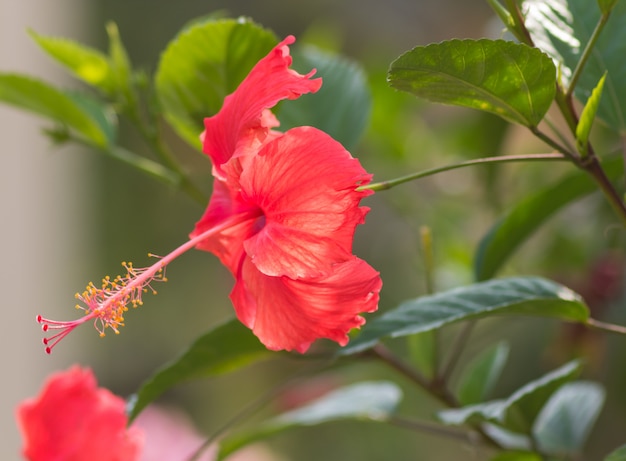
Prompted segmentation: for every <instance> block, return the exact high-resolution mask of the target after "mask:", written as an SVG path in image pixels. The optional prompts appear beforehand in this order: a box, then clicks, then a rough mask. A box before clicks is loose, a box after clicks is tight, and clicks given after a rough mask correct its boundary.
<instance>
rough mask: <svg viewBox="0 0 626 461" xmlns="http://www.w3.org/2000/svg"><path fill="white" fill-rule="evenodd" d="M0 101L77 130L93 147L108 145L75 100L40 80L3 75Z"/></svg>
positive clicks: (94, 123) (98, 128)
mask: <svg viewBox="0 0 626 461" xmlns="http://www.w3.org/2000/svg"><path fill="white" fill-rule="evenodd" d="M0 101H1V102H4V103H6V104H10V105H12V106H15V107H17V108H19V109H23V110H27V111H30V112H33V113H35V114H37V115H40V116H42V117H45V118H48V119H51V120H53V121H55V122H57V123H59V124H61V125H63V126H65V127H68V128H72V129H74V130H75V131H76V132H77V133H78V134H80V135H82V137H84V138H85V139H86V141H88V142H89V143H91V144H95V145H97V146H104V145H106V143H107V140H106V135H105V134H104V133H103V131H102V129H101V128H100V127H99V126H98V123H96V122H95V121H94V120H92V118H91V117H90V116H89V114H87V113H86V112H85V111H84V110H82V108H81V107H79V105H77V104H76V103H75V102H74V100H73V99H72V98H71V97H69V96H67V95H66V94H64V93H63V92H62V91H60V90H58V89H56V88H54V87H53V86H51V85H48V84H47V83H44V82H42V81H40V80H35V79H33V78H30V77H26V76H23V75H16V74H0Z"/></svg>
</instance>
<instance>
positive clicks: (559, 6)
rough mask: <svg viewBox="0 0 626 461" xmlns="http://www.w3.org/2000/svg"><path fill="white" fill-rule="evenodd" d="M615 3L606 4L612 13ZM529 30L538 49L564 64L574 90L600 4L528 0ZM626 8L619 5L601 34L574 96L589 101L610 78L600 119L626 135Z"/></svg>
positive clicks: (566, 80) (584, 0)
mask: <svg viewBox="0 0 626 461" xmlns="http://www.w3.org/2000/svg"><path fill="white" fill-rule="evenodd" d="M610 3H612V2H610V1H608V2H601V6H602V7H610V6H611V5H610ZM524 7H525V10H526V26H527V28H528V29H529V31H530V33H531V36H532V38H533V41H534V43H535V44H536V46H538V47H539V48H541V49H542V50H543V51H544V52H546V53H547V54H549V55H550V56H551V57H552V58H553V59H554V60H555V61H556V62H558V63H561V66H560V68H561V73H562V77H563V80H564V84H565V85H568V84H569V79H570V78H571V75H572V72H573V71H574V69H575V68H576V66H577V64H578V61H579V59H580V56H581V53H582V51H583V49H584V48H585V45H586V44H587V42H588V41H589V38H590V37H591V34H592V33H593V30H594V29H595V27H596V24H597V23H598V20H599V19H600V14H601V13H600V9H599V7H598V3H596V2H593V1H590V0H526V1H525V2H524ZM624 21H626V2H623V1H622V2H617V4H615V7H614V9H613V12H612V13H611V17H610V19H609V21H608V23H607V24H606V26H605V28H604V30H603V31H602V33H601V34H600V37H599V38H598V41H597V42H596V46H595V48H594V50H593V53H592V54H591V56H590V58H589V60H588V61H587V64H586V66H585V68H584V69H583V72H582V74H581V77H580V79H579V80H578V84H577V86H576V88H575V91H574V94H575V95H576V97H577V98H578V99H579V100H580V101H583V102H585V101H587V99H588V98H589V96H590V95H591V92H592V91H593V89H594V88H595V87H596V84H597V83H598V81H599V80H600V78H601V77H602V76H603V75H604V73H605V72H606V73H607V77H606V82H605V87H604V93H605V96H604V97H603V98H602V100H601V101H600V105H599V107H598V116H599V117H600V118H602V119H603V120H604V121H605V122H607V123H608V124H609V126H610V127H612V128H613V129H616V130H619V131H625V130H626V85H624V82H625V81H626V66H624V65H623V61H624V56H625V55H626V27H624Z"/></svg>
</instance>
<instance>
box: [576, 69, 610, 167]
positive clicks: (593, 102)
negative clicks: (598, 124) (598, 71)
mask: <svg viewBox="0 0 626 461" xmlns="http://www.w3.org/2000/svg"><path fill="white" fill-rule="evenodd" d="M605 80H606V73H605V74H604V75H603V76H602V78H601V79H600V81H599V82H598V85H597V86H596V87H595V88H594V89H593V91H592V92H591V96H590V97H589V99H588V100H587V104H585V107H584V108H583V111H582V112H581V114H580V120H579V121H578V125H577V126H576V147H577V148H578V152H580V153H581V155H583V156H586V155H587V154H588V153H589V152H588V148H589V147H588V145H587V142H588V141H589V134H590V133H591V127H592V126H593V122H594V120H595V119H596V112H598V106H599V105H600V100H601V98H602V89H603V88H604V81H605Z"/></svg>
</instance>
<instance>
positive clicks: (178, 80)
mask: <svg viewBox="0 0 626 461" xmlns="http://www.w3.org/2000/svg"><path fill="white" fill-rule="evenodd" d="M276 43H277V39H276V37H275V36H274V35H273V34H272V33H271V32H268V31H267V30H265V29H263V28H261V27H259V26H258V25H256V24H254V23H252V22H250V21H248V20H244V19H242V20H237V21H236V20H232V19H230V20H217V21H204V22H201V23H197V24H194V25H192V26H190V27H188V28H186V29H184V30H183V31H182V32H181V33H180V34H179V35H178V36H177V37H176V38H175V39H174V40H173V41H172V42H170V43H169V45H168V46H167V48H166V50H165V52H164V53H163V54H162V55H161V60H160V62H159V67H158V70H157V73H156V77H155V84H156V90H157V94H158V98H159V101H160V104H161V107H162V109H163V111H164V115H165V118H166V119H167V121H168V122H169V123H170V124H171V125H172V127H173V128H174V129H175V130H176V132H177V133H178V134H179V136H181V137H182V138H183V139H184V140H185V141H187V142H188V143H189V144H191V145H192V146H194V147H196V148H200V140H199V139H198V137H199V136H200V133H202V131H203V129H204V125H203V120H204V118H205V117H210V116H211V115H213V114H215V113H217V111H219V109H220V107H221V106H222V103H223V101H224V98H225V97H226V96H227V95H228V94H230V93H232V92H233V91H234V90H235V89H236V88H237V86H238V85H239V83H240V82H241V81H242V80H243V79H244V77H245V76H246V75H247V74H248V72H249V71H250V69H252V67H253V66H254V65H255V64H256V63H257V62H258V61H259V60H260V59H261V58H262V57H264V56H265V55H266V54H267V53H268V52H269V51H270V50H271V49H272V47H274V46H275V45H276Z"/></svg>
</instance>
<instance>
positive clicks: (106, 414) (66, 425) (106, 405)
mask: <svg viewBox="0 0 626 461" xmlns="http://www.w3.org/2000/svg"><path fill="white" fill-rule="evenodd" d="M125 409H126V405H125V402H124V399H122V398H121V397H117V396H115V395H113V394H112V393H111V392H109V391H108V390H107V389H103V388H98V387H97V383H96V379H95V377H94V376H93V373H92V372H91V370H88V369H81V368H79V367H77V366H74V367H72V368H70V369H69V370H67V371H65V372H60V373H55V374H54V375H52V376H51V377H50V378H49V379H48V381H47V382H46V384H45V385H44V388H43V390H42V392H41V393H40V395H39V396H38V397H36V398H33V399H29V400H26V401H24V402H22V403H21V404H20V406H19V407H18V410H17V415H18V423H19V425H20V429H21V432H22V435H23V436H24V450H23V454H24V457H25V458H26V459H33V460H41V461H48V460H49V461H53V460H60V459H64V460H81V459H89V460H91V461H122V460H126V461H131V460H137V459H139V455H140V451H141V448H142V445H143V433H142V432H141V430H139V429H137V428H135V427H131V428H129V429H127V427H126V425H127V422H128V418H127V415H126V411H125Z"/></svg>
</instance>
